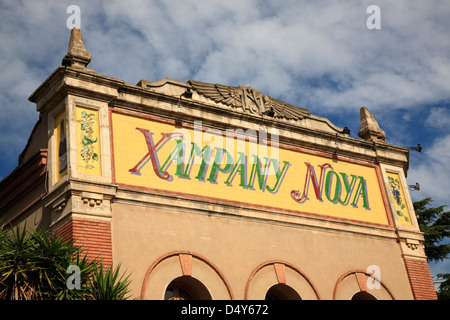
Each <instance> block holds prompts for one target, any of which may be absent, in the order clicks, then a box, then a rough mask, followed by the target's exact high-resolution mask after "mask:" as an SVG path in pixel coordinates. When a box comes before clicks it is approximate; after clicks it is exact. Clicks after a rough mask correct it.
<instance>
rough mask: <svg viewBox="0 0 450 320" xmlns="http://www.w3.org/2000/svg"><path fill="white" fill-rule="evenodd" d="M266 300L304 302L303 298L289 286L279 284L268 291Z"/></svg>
mask: <svg viewBox="0 0 450 320" xmlns="http://www.w3.org/2000/svg"><path fill="white" fill-rule="evenodd" d="M265 300H302V298H301V297H300V295H299V294H298V293H297V292H296V291H295V290H294V289H292V288H291V287H289V286H288V285H286V284H284V283H279V284H276V285H273V286H271V287H270V288H269V290H267V293H266V297H265Z"/></svg>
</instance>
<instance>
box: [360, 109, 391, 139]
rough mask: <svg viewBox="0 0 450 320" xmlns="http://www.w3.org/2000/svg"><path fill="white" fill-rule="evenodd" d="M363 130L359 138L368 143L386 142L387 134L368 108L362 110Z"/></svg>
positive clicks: (361, 129)
mask: <svg viewBox="0 0 450 320" xmlns="http://www.w3.org/2000/svg"><path fill="white" fill-rule="evenodd" d="M360 117H361V128H360V129H359V131H358V136H360V137H361V138H363V139H365V140H368V141H386V134H385V133H384V131H383V130H381V129H380V127H379V126H378V122H377V119H375V116H374V114H373V113H371V112H369V110H368V109H367V108H366V107H362V108H361V110H360Z"/></svg>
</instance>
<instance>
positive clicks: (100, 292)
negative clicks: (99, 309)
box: [88, 265, 130, 300]
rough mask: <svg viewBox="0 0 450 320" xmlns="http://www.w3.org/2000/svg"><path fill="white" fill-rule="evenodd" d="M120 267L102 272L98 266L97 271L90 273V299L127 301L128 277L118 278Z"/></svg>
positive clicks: (123, 275)
mask: <svg viewBox="0 0 450 320" xmlns="http://www.w3.org/2000/svg"><path fill="white" fill-rule="evenodd" d="M119 270H120V265H118V266H117V269H115V270H113V269H111V268H109V269H108V270H107V271H106V272H104V271H103V265H100V268H99V269H98V270H95V271H94V272H93V273H92V278H91V280H90V286H89V289H88V291H89V293H90V298H91V299H93V300H127V299H129V298H130V297H129V296H127V294H128V293H129V291H130V290H129V289H128V285H129V280H128V278H129V277H130V275H128V276H125V274H122V275H121V276H120V277H119Z"/></svg>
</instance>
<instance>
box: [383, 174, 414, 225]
mask: <svg viewBox="0 0 450 320" xmlns="http://www.w3.org/2000/svg"><path fill="white" fill-rule="evenodd" d="M387 178H388V182H389V188H390V189H391V195H392V200H393V202H394V207H395V212H396V213H397V218H398V221H399V222H400V223H401V224H406V225H412V222H411V216H410V214H409V210H408V206H407V205H406V198H405V193H404V192H403V187H402V184H401V182H400V177H399V175H398V174H397V173H391V172H387Z"/></svg>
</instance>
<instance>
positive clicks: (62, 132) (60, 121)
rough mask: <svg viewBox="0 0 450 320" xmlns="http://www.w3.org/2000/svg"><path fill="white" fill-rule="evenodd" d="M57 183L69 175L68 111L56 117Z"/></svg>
mask: <svg viewBox="0 0 450 320" xmlns="http://www.w3.org/2000/svg"><path fill="white" fill-rule="evenodd" d="M55 138H56V139H55V140H56V143H55V145H56V155H57V156H56V181H59V180H60V179H61V178H62V177H64V176H65V175H66V174H67V138H66V110H65V109H64V110H63V111H61V112H60V113H59V114H58V115H57V116H56V117H55Z"/></svg>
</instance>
